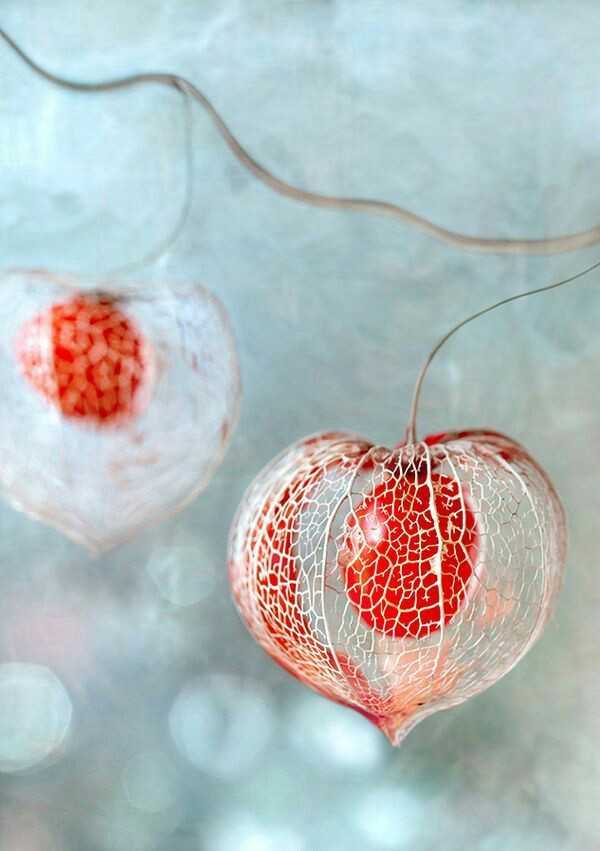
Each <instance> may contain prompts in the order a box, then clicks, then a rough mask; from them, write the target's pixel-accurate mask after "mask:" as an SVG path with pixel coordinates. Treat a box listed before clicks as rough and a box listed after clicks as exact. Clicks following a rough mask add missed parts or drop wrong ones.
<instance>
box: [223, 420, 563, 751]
mask: <svg viewBox="0 0 600 851" xmlns="http://www.w3.org/2000/svg"><path fill="white" fill-rule="evenodd" d="M565 552H566V526H565V518H564V513H563V510H562V507H561V505H560V502H559V500H558V497H557V496H556V493H555V491H554V489H553V487H552V485H551V483H550V481H549V480H548V478H547V476H546V474H545V473H544V472H543V471H542V470H541V468H540V467H539V465H538V464H536V462H535V461H534V460H533V459H532V458H531V457H530V456H529V455H528V454H527V452H526V451H525V449H523V447H522V446H520V445H519V444H517V443H515V442H514V441H512V440H510V439H509V438H506V437H503V436H502V435H499V434H495V433H492V432H483V431H472V432H460V433H454V434H450V433H448V434H442V435H436V436H434V437H433V438H426V439H425V440H424V441H422V442H420V443H415V444H411V445H401V446H398V447H397V448H396V449H394V450H388V449H385V448H382V447H375V446H373V445H372V444H370V443H368V442H367V441H365V440H363V439H362V438H359V437H357V436H356V435H353V434H349V433H346V432H332V433H325V434H322V435H317V436H315V437H312V438H309V439H307V440H304V441H301V442H299V443H297V444H294V445H293V446H291V447H290V448H289V449H287V450H286V451H285V452H283V453H282V454H281V455H280V456H279V457H278V458H276V459H275V460H274V461H273V462H272V463H271V464H270V465H269V466H268V467H267V468H265V470H263V471H262V473H260V474H259V476H258V477H257V478H256V480H255V481H254V482H253V484H252V485H251V486H250V488H249V489H248V491H247V493H246V494H245V496H244V499H243V501H242V503H241V505H240V508H239V510H238V514H237V517H236V520H235V521H234V526H233V529H232V534H231V539H230V559H229V569H230V578H231V584H232V591H233V596H234V599H235V602H236V604H237V606H238V608H239V611H240V613H241V615H242V617H243V619H244V621H245V622H246V624H247V626H248V628H249V629H250V631H251V633H252V634H253V635H254V637H255V638H256V640H257V641H258V642H259V644H261V646H262V647H263V648H264V649H265V650H266V651H267V653H269V654H270V655H271V656H272V657H273V658H274V659H275V660H276V661H278V662H279V663H280V664H281V665H283V666H284V667H285V668H286V669H287V670H288V671H289V672H290V673H292V674H294V675H295V676H296V677H298V678H299V679H300V680H302V681H303V682H304V683H306V684H307V685H309V686H311V687H312V688H314V689H315V690H317V691H319V692H320V693H322V694H324V695H325V696H327V697H329V698H331V699H333V700H336V701H338V702H340V703H344V704H346V705H348V706H351V707H353V708H355V709H357V710H359V711H360V712H362V713H363V714H365V715H366V716H368V717H369V718H370V719H371V720H372V721H373V722H374V723H375V724H377V725H378V726H379V727H380V728H381V729H382V730H383V731H384V732H385V733H386V735H387V736H388V737H389V738H390V739H391V741H392V742H393V743H395V744H398V743H399V742H400V741H401V740H402V739H403V737H404V736H405V735H406V734H407V733H408V732H409V731H410V729H412V727H413V726H414V725H415V724H416V723H418V722H419V721H420V720H422V719H423V718H425V717H426V716H427V715H430V714H431V713H433V712H435V711H437V710H439V709H444V708H447V707H449V706H453V705H456V704H458V703H461V702H463V701H464V700H467V699H468V698H469V697H472V696H473V695H475V694H478V693H479V692H481V691H482V690H483V689H485V688H487V687H488V686H489V685H491V684H492V683H494V682H495V681H496V680H498V679H499V678H500V677H501V676H503V675H504V674H505V673H507V671H509V670H510V669H511V668H512V667H513V666H514V665H515V664H516V663H517V662H518V660H519V659H520V658H521V657H522V656H523V655H524V654H525V653H526V652H527V650H528V649H529V648H530V647H531V646H532V644H533V643H534V642H535V641H536V639H537V638H538V637H539V636H540V634H541V632H542V631H543V628H544V625H545V623H546V621H547V619H548V617H549V615H550V614H551V612H552V609H553V606H554V602H555V599H556V595H557V592H558V589H559V586H560V581H561V575H562V570H563V566H564V560H565Z"/></svg>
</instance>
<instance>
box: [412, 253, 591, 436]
mask: <svg viewBox="0 0 600 851" xmlns="http://www.w3.org/2000/svg"><path fill="white" fill-rule="evenodd" d="M598 267H600V260H599V261H598V262H596V263H594V264H593V265H592V266H588V267H587V269H584V270H583V271H582V272H577V274H576V275H571V276H570V277H568V278H564V279H563V280H562V281H557V282H556V283H554V284H548V285H547V286H545V287H538V288H537V289H535V290H528V291H527V292H525V293H517V295H511V296H508V298H503V299H501V300H500V301H497V302H496V303H495V304H491V305H490V306H489V307H484V308H483V310H478V311H477V313H473V314H472V315H471V316H467V318H466V319H463V320H462V322H459V323H458V324H457V325H454V327H453V328H451V329H450V330H449V331H447V332H446V333H445V334H444V336H443V337H442V338H441V339H440V340H438V342H437V343H436V344H435V346H434V347H433V349H432V350H431V351H430V352H429V354H428V355H427V358H426V360H425V363H424V364H423V366H422V367H421V371H420V372H419V375H418V377H417V381H416V384H415V389H414V392H413V398H412V405H411V409H410V417H409V420H408V427H407V429H406V442H407V443H415V442H416V429H417V411H418V408H419V399H420V398H421V389H422V387H423V381H424V379H425V375H426V374H427V370H428V369H429V365H430V364H431V361H432V360H433V359H434V357H435V356H436V355H437V353H438V352H439V350H440V349H441V348H442V346H443V345H444V343H446V342H447V341H448V340H449V339H450V337H452V336H453V335H454V334H456V332H457V331H459V330H460V329H461V328H463V327H464V326H465V325H468V324H469V322H472V321H473V320H474V319H478V318H479V317H480V316H483V315H484V314H486V313H490V312H491V311H492V310H495V309H496V308H497V307H502V305H503V304H508V303H509V302H511V301H517V300H518V299H520V298H527V297H528V296H530V295H536V294H537V293H545V292H548V290H555V289H556V288H557V287H564V286H565V284H570V283H571V282H572V281H577V280H578V279H579V278H582V277H583V276H584V275H587V274H588V273H589V272H593V270H594V269H597V268H598Z"/></svg>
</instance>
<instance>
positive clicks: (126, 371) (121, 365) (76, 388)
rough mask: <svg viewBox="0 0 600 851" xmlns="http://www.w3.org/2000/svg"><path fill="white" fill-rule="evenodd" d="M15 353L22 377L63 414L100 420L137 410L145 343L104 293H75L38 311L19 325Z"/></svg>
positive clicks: (144, 378)
mask: <svg viewBox="0 0 600 851" xmlns="http://www.w3.org/2000/svg"><path fill="white" fill-rule="evenodd" d="M16 355H17V360H18V362H19V366H20V368H21V372H22V374H23V375H24V377H25V378H26V379H27V381H28V382H29V383H30V384H31V385H32V387H34V388H35V389H36V390H37V391H38V393H40V394H41V395H42V396H43V397H44V398H45V399H46V400H47V401H48V402H50V403H51V404H53V405H55V406H56V407H57V408H58V409H59V410H60V412H61V414H62V415H63V416H64V417H67V418H69V419H74V420H79V421H81V422H85V423H88V424H91V425H96V426H98V425H100V426H105V425H111V424H114V423H115V422H117V421H122V420H123V419H127V418H129V417H131V416H134V415H135V414H137V413H139V410H140V396H141V391H142V389H143V386H144V384H145V383H146V382H147V379H148V372H149V358H148V353H147V345H146V343H145V341H144V338H143V336H142V333H141V331H140V330H139V329H138V328H137V327H136V326H135V324H134V323H133V322H132V320H131V319H129V318H128V317H127V316H126V315H125V314H124V313H123V312H122V310H121V309H120V308H119V307H117V305H116V304H115V303H114V302H113V301H111V300H110V299H107V298H94V297H92V296H75V297H74V298H72V299H70V300H69V301H65V302H61V303H59V304H54V305H52V306H51V307H49V308H47V309H46V310H45V311H43V312H42V313H38V314H37V315H36V316H34V317H33V318H32V319H30V320H29V321H28V322H26V323H25V324H24V325H23V327H22V328H21V331H20V333H19V335H18V338H17V341H16Z"/></svg>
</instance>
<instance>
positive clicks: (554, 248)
mask: <svg viewBox="0 0 600 851" xmlns="http://www.w3.org/2000/svg"><path fill="white" fill-rule="evenodd" d="M0 38H1V39H2V40H3V41H4V42H5V43H6V44H7V45H8V46H9V47H10V48H11V49H12V50H13V51H14V52H15V53H16V54H17V55H18V56H19V57H20V58H21V60H22V61H23V62H24V63H25V64H26V65H27V66H28V67H29V68H30V69H31V70H32V71H33V72H34V73H36V74H37V75H38V76H40V77H42V78H43V79H45V80H47V81H48V82H50V83H53V84H54V85H57V86H61V87H62V88H65V89H70V90H71V91H77V92H106V91H113V90H116V89H123V88H126V87H128V86H136V85H140V84H143V83H157V84H160V85H164V86H170V87H172V88H175V89H178V90H179V91H182V92H185V93H187V94H188V95H189V96H190V98H192V99H193V100H194V101H196V102H197V103H198V104H200V106H202V108H203V109H204V110H205V112H206V113H207V114H208V115H209V117H210V118H211V120H212V121H213V123H214V125H215V127H216V128H217V130H218V132H219V133H220V135H221V137H222V138H223V140H224V141H225V143H226V144H227V146H228V147H229V149H230V151H231V152H232V153H233V155H234V156H235V157H236V158H237V160H238V161H239V162H240V163H241V164H242V165H243V166H244V168H246V169H247V170H248V171H249V172H251V173H252V174H253V175H254V176H255V177H256V178H257V179H258V180H260V181H261V182H262V183H264V184H265V185H266V186H268V187H269V188H270V189H272V190H273V191H274V192H278V193H279V194H280V195H284V196H286V197H288V198H292V199H293V200H294V201H300V202H302V203H305V204H310V205H312V206H315V207H325V208H329V209H338V210H354V211H355V212H359V213H368V214H375V215H380V216H387V217H389V218H393V219H396V220H398V221H401V222H403V223H404V224H406V225H408V226H409V227H412V228H414V229H416V230H419V231H421V232H422V233H425V234H427V235H428V236H431V237H432V238H433V239H437V240H439V241H440V242H443V243H445V244H446V245H451V246H452V247H453V248H457V249H460V250H461V251H474V252H480V253H488V254H516V255H524V254H527V255H534V254H537V255H543V254H564V253H567V252H570V251H577V250H579V249H580V248H586V247H588V246H590V245H595V244H596V243H598V242H600V225H597V226H595V227H592V228H589V229H588V230H584V231H580V232H579V233H573V234H567V235H564V236H557V237H549V238H546V239H494V238H483V237H475V236H469V235H467V234H462V233H456V232H455V231H452V230H449V229H448V228H445V227H442V226H441V225H437V224H435V223H433V222H430V221H429V220H428V219H425V218H423V217H422V216H419V215H417V214H416V213H413V212H411V211H410V210H406V209H404V208H403V207H400V206H398V205H397V204H392V203H389V202H386V201H378V200H374V199H369V198H345V197H337V196H334V195H323V194H321V193H318V192H311V191H309V190H306V189H300V188H299V187H297V186H293V185H292V184H291V183H288V182H287V181H285V180H282V179H281V178H279V177H277V176H276V175H275V174H273V173H272V172H271V171H269V170H268V169H267V168H266V167H265V166H263V165H261V164H260V163H259V162H258V161H257V160H255V159H254V157H252V156H251V155H250V154H249V153H248V151H247V150H246V149H245V148H244V147H243V146H242V144H241V143H240V142H239V141H238V139H237V138H236V137H235V136H234V134H233V133H232V131H231V130H230V129H229V127H228V126H227V124H226V123H225V121H224V120H223V118H222V117H221V116H220V114H219V113H218V112H217V110H216V109H215V108H214V106H213V105H212V104H211V102H210V101H209V100H208V98H207V97H206V96H205V95H204V94H203V93H202V92H201V91H200V89H198V88H197V87H196V86H195V85H194V84H193V83H191V82H190V81H189V80H186V79H185V78H184V77H180V76H179V75H178V74H172V73H161V72H147V73H141V74H132V75H129V76H126V77H118V78H115V79H112V80H105V81H102V82H96V83H84V82H80V81H76V80H70V79H66V78H64V77H60V76H58V75H56V74H53V73H51V72H50V71H47V70H46V69H45V68H43V67H42V66H41V65H38V63H37V62H35V61H34V60H33V59H32V58H31V57H30V56H29V55H28V54H27V53H25V51H24V50H23V49H22V48H21V47H20V46H19V45H18V44H17V43H16V42H15V41H14V40H13V39H12V38H11V37H10V36H9V35H8V34H7V33H6V32H4V30H2V29H0Z"/></svg>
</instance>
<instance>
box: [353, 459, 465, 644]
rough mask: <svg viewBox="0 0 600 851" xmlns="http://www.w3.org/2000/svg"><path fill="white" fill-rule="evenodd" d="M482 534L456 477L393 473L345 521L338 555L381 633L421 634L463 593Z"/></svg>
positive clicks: (361, 609) (363, 611)
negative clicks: (423, 476) (478, 530)
mask: <svg viewBox="0 0 600 851" xmlns="http://www.w3.org/2000/svg"><path fill="white" fill-rule="evenodd" d="M478 538H479V536H478V532H477V523H476V519H475V516H474V514H473V511H472V510H471V508H470V506H469V504H468V501H467V499H466V498H465V495H464V494H463V493H462V491H461V489H460V487H459V484H458V483H457V482H456V480H454V479H450V478H448V477H447V476H444V475H439V474H436V473H432V474H431V477H430V481H428V480H427V479H423V480H421V478H420V477H419V478H417V477H415V476H414V475H412V476H411V475H410V474H406V475H402V474H400V475H399V476H397V475H396V476H393V477H392V478H390V480H389V481H386V482H384V483H383V484H380V485H379V486H378V487H376V488H375V490H374V491H373V493H372V494H370V495H369V496H366V497H365V498H364V499H363V501H362V502H361V503H360V505H359V506H358V507H357V508H356V510H355V512H354V513H352V514H351V515H350V516H349V518H348V520H347V522H346V529H345V536H344V543H343V548H342V549H341V551H340V552H339V554H338V562H339V565H340V570H341V573H342V576H343V578H344V582H345V585H346V591H347V594H348V597H349V599H350V602H351V603H352V605H353V606H354V608H355V609H356V611H357V612H358V613H359V615H360V618H361V620H362V621H363V623H365V624H366V625H367V626H369V627H371V628H372V629H375V630H377V632H379V633H381V634H383V635H386V636H390V637H393V638H403V637H406V636H410V637H412V638H423V637H424V636H426V635H429V634H430V633H431V632H433V631H435V630H438V629H440V627H441V626H442V624H447V623H448V622H449V621H450V620H452V618H453V617H454V615H455V614H456V613H457V612H458V611H459V609H460V608H461V606H462V605H463V603H464V602H465V601H466V598H467V590H468V587H469V583H470V582H471V580H472V578H473V566H474V565H475V564H476V561H477V550H478Z"/></svg>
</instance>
